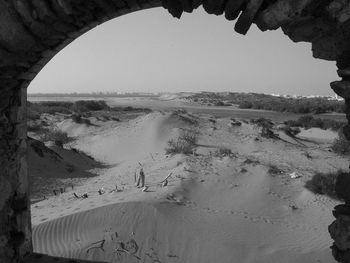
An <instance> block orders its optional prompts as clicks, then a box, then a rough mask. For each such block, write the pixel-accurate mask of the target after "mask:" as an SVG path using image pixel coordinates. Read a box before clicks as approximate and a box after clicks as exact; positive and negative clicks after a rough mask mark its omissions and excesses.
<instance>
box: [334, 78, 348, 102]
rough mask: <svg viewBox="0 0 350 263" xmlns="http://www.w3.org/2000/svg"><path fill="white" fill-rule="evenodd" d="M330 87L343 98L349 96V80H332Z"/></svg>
mask: <svg viewBox="0 0 350 263" xmlns="http://www.w3.org/2000/svg"><path fill="white" fill-rule="evenodd" d="M331 88H332V89H333V90H334V92H335V93H336V94H338V95H339V96H341V97H343V98H348V99H349V98H350V81H333V82H332V83H331Z"/></svg>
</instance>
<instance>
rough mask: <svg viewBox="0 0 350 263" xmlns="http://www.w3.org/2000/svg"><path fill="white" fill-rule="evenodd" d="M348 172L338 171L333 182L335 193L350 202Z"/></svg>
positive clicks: (349, 178) (349, 175)
mask: <svg viewBox="0 0 350 263" xmlns="http://www.w3.org/2000/svg"><path fill="white" fill-rule="evenodd" d="M349 189H350V173H340V174H339V176H338V178H337V182H336V184H335V191H336V193H337V195H338V196H339V197H340V198H342V199H344V200H345V202H347V203H350V190H349Z"/></svg>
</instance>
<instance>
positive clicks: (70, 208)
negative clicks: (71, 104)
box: [32, 112, 348, 263]
mask: <svg viewBox="0 0 350 263" xmlns="http://www.w3.org/2000/svg"><path fill="white" fill-rule="evenodd" d="M198 120H199V126H198V129H199V130H200V139H199V142H198V144H199V145H201V146H199V147H198V148H197V154H198V155H196V156H183V155H175V156H167V155H165V151H164V148H165V147H166V143H167V141H168V139H169V138H172V137H176V136H177V135H178V133H179V130H180V129H181V128H183V127H186V126H189V125H190V124H188V123H187V122H186V121H184V120H183V119H181V118H179V117H178V116H177V115H172V114H162V113H158V112H156V113H152V114H149V115H146V116H142V117H139V118H137V119H134V120H131V121H129V122H127V123H107V124H106V125H105V126H104V127H93V128H91V130H89V131H86V132H85V133H84V134H83V135H82V136H80V138H79V140H78V141H77V142H76V145H75V147H77V148H78V149H80V150H83V151H86V152H87V153H89V154H91V155H92V156H94V157H95V158H96V159H97V160H99V161H103V162H106V163H108V164H110V165H113V167H109V168H108V169H105V170H103V171H101V172H100V176H99V177H98V178H92V179H89V180H87V182H86V183H85V184H84V185H83V186H81V187H79V188H77V189H76V191H77V193H78V194H82V193H88V195H89V197H88V198H86V199H76V198H74V197H73V196H72V193H71V192H68V193H65V194H62V195H61V196H59V197H54V198H51V199H49V200H45V201H42V202H40V203H37V204H36V205H35V206H33V207H32V211H33V224H34V229H33V242H34V250H35V251H36V252H39V253H47V254H50V255H55V256H61V257H69V258H80V259H89V260H100V261H105V262H208V263H209V262H223V263H226V262H230V263H231V262H239V263H241V262H245V263H255V262H259V263H261V262H262V263H274V262H276V263H277V262H278V263H280V262H287V263H288V262H290V263H292V262H293V263H306V262H307V263H309V262H327V263H330V262H335V261H334V260H333V259H332V256H331V251H330V249H329V246H330V245H331V239H330V237H329V234H328V233H327V226H328V225H329V224H330V222H331V221H332V220H333V218H332V215H331V210H332V208H333V206H334V205H335V204H337V202H336V201H334V200H331V199H329V198H328V197H326V196H321V195H315V194H313V193H311V192H309V191H308V190H307V189H305V188H304V183H305V182H306V181H307V180H308V179H310V178H311V176H312V175H313V173H314V172H316V171H333V170H336V169H338V168H344V169H345V168H346V167H347V163H348V160H347V159H346V158H339V157H338V156H336V155H334V154H333V153H330V152H328V151H327V145H326V144H325V145H321V146H320V145H319V144H316V143H312V142H310V143H309V145H306V146H302V145H300V144H298V143H297V142H296V141H293V140H291V141H290V143H286V142H285V141H283V140H274V139H265V138H261V137H259V135H258V133H259V131H258V129H257V128H256V127H255V126H254V125H252V124H248V123H243V124H242V125H241V126H239V127H231V126H229V125H228V123H229V122H230V120H228V119H219V120H217V121H216V123H213V122H210V121H209V118H208V117H207V116H202V117H200V118H199V119H198ZM62 127H63V126H62ZM64 127H65V129H69V125H68V124H67V123H66V124H65V126H64ZM255 138H258V140H256V139H255ZM222 146H225V147H228V148H230V149H231V150H232V152H233V155H234V156H235V157H223V156H217V155H215V151H216V150H217V149H218V148H220V147H222ZM306 152H308V154H309V155H308V156H312V160H310V159H309V158H307V157H306V156H305V153H306ZM139 162H140V163H142V165H143V166H144V170H145V172H146V184H147V185H148V186H149V190H148V192H142V191H141V190H140V189H137V188H135V186H134V171H135V169H137V167H138V166H139V164H138V163H139ZM271 165H277V166H278V167H280V168H281V169H282V170H283V173H281V174H279V175H275V176H272V175H270V174H269V172H268V169H269V167H270V166H271ZM292 172H297V173H298V174H300V175H301V177H300V178H297V179H292V178H291V177H290V173H292ZM169 173H172V176H171V177H170V179H169V185H168V186H167V187H161V186H160V184H159V183H160V182H161V181H162V180H163V179H164V178H165V177H166V176H167V175H168V174H169ZM115 184H117V185H118V186H119V187H120V188H121V189H123V190H122V191H120V192H117V191H113V189H114V188H115ZM102 187H103V188H104V190H105V191H106V192H105V193H104V194H103V195H99V194H98V193H97V190H98V189H100V188H102ZM103 240H104V241H103Z"/></svg>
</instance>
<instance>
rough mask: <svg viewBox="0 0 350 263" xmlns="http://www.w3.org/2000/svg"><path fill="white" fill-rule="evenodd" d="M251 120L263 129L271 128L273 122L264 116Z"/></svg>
mask: <svg viewBox="0 0 350 263" xmlns="http://www.w3.org/2000/svg"><path fill="white" fill-rule="evenodd" d="M251 122H252V123H253V124H255V125H257V126H259V127H261V128H265V129H271V128H272V127H273V124H274V123H273V122H272V121H271V120H269V119H266V118H259V119H255V120H251Z"/></svg>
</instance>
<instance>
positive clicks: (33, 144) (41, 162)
mask: <svg viewBox="0 0 350 263" xmlns="http://www.w3.org/2000/svg"><path fill="white" fill-rule="evenodd" d="M27 156H28V174H29V180H30V188H31V200H32V201H36V200H40V199H43V198H44V196H45V197H48V196H50V195H53V190H55V189H59V188H60V187H65V186H66V185H69V186H71V185H72V184H75V182H76V181H77V180H78V178H88V177H93V176H96V175H97V171H94V169H96V168H98V167H100V168H102V167H103V166H102V165H101V163H98V162H97V161H95V160H94V159H92V158H91V157H90V156H87V155H86V154H85V153H83V152H80V151H78V150H74V149H63V148H61V147H57V146H52V147H50V148H49V147H47V146H45V144H44V143H42V142H40V141H37V140H35V139H32V138H28V155H27Z"/></svg>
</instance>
